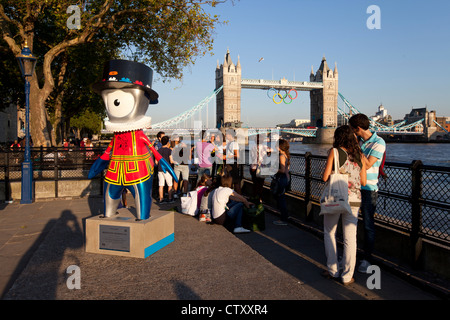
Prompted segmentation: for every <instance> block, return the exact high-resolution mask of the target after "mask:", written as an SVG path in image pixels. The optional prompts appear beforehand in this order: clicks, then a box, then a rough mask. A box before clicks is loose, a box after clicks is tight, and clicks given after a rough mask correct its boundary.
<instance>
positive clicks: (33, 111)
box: [30, 77, 50, 147]
mask: <svg viewBox="0 0 450 320" xmlns="http://www.w3.org/2000/svg"><path fill="white" fill-rule="evenodd" d="M30 85H31V86H30V134H31V138H32V141H33V146H35V147H40V146H47V145H50V137H49V135H48V130H47V117H46V115H45V112H46V110H45V101H43V99H42V90H41V89H39V86H38V82H37V79H36V77H33V79H32V81H31V83H30Z"/></svg>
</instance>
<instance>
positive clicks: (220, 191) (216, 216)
mask: <svg viewBox="0 0 450 320" xmlns="http://www.w3.org/2000/svg"><path fill="white" fill-rule="evenodd" d="M232 184H233V178H232V177H231V176H223V177H222V178H221V186H220V187H218V188H217V189H216V190H215V191H214V195H213V198H212V219H213V222H214V223H216V224H220V225H225V224H226V225H228V224H229V223H231V224H232V228H233V232H234V233H246V232H250V230H248V229H245V228H243V227H242V214H243V209H242V206H243V205H245V206H246V207H247V208H249V207H250V205H251V204H250V202H249V201H248V200H247V199H245V198H244V197H243V196H241V195H240V194H239V193H237V192H235V191H234V190H233V189H231V186H232Z"/></svg>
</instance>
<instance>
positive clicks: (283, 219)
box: [273, 139, 291, 226]
mask: <svg viewBox="0 0 450 320" xmlns="http://www.w3.org/2000/svg"><path fill="white" fill-rule="evenodd" d="M278 151H279V164H278V172H277V173H276V174H275V178H276V179H277V180H278V181H279V192H278V194H277V195H276V198H277V207H278V209H279V210H280V219H279V220H275V221H274V222H273V223H274V224H276V225H279V226H285V225H287V221H288V217H289V213H288V209H287V204H286V191H287V187H288V186H289V183H290V182H291V176H290V174H289V168H290V162H291V155H290V152H289V142H288V141H287V140H284V139H280V140H279V142H278Z"/></svg>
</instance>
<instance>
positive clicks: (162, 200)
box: [158, 199, 166, 203]
mask: <svg viewBox="0 0 450 320" xmlns="http://www.w3.org/2000/svg"><path fill="white" fill-rule="evenodd" d="M164 202H166V200H164V199H161V200H159V201H158V203H164Z"/></svg>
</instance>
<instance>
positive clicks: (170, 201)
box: [167, 199, 175, 203]
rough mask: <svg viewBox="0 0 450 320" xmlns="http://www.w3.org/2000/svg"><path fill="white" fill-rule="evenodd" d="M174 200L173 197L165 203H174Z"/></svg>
mask: <svg viewBox="0 0 450 320" xmlns="http://www.w3.org/2000/svg"><path fill="white" fill-rule="evenodd" d="M174 202H175V200H173V199H169V200H167V203H174Z"/></svg>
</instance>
